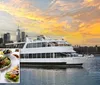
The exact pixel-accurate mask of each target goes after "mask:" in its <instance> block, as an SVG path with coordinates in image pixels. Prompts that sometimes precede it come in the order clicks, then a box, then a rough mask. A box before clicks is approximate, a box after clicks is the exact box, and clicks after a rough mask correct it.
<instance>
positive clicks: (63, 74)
mask: <svg viewBox="0 0 100 85" xmlns="http://www.w3.org/2000/svg"><path fill="white" fill-rule="evenodd" d="M2 85H11V84H2ZM12 85H13V84H12ZM14 85H100V57H94V58H93V59H92V61H88V62H86V63H85V64H84V65H83V68H66V69H46V68H45V69H43V68H40V69H39V68H38V69H37V68H32V67H31V68H29V67H27V68H21V83H20V84H14Z"/></svg>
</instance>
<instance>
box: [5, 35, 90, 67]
mask: <svg viewBox="0 0 100 85" xmlns="http://www.w3.org/2000/svg"><path fill="white" fill-rule="evenodd" d="M6 48H16V49H17V48H20V54H21V55H20V56H21V64H28V65H29V64H30V65H33V66H46V67H48V66H51V67H53V66H55V67H56V66H61V67H63V66H66V67H67V66H68V67H80V66H82V65H83V63H84V62H86V61H87V60H88V59H90V58H91V56H88V55H85V56H83V55H80V54H77V53H76V52H75V51H74V50H73V47H72V45H71V44H69V43H68V42H67V41H65V40H64V39H51V38H47V37H45V36H43V35H40V36H37V37H36V39H30V38H28V37H27V38H26V41H25V42H15V43H8V44H6Z"/></svg>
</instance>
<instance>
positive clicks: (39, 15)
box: [0, 0, 100, 45]
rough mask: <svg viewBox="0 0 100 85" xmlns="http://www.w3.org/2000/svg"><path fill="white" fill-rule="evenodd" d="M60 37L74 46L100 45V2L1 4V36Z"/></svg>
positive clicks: (12, 0)
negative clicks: (42, 35) (19, 33)
mask: <svg viewBox="0 0 100 85" xmlns="http://www.w3.org/2000/svg"><path fill="white" fill-rule="evenodd" d="M18 26H19V28H20V29H21V30H25V31H26V32H27V33H28V35H29V36H34V35H39V34H44V35H47V36H54V37H56V36H61V37H63V38H64V39H65V40H67V41H68V42H70V43H71V44H73V45H76V44H78V45H100V0H0V34H1V35H2V34H3V33H5V32H10V33H11V34H12V35H13V36H12V39H13V38H14V36H15V31H16V29H17V28H18Z"/></svg>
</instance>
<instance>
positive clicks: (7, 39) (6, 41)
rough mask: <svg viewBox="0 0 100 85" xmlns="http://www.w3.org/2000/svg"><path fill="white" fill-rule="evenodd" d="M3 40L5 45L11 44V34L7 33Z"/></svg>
mask: <svg viewBox="0 0 100 85" xmlns="http://www.w3.org/2000/svg"><path fill="white" fill-rule="evenodd" d="M3 40H4V41H3V42H4V43H8V42H10V33H5V34H4V36H3Z"/></svg>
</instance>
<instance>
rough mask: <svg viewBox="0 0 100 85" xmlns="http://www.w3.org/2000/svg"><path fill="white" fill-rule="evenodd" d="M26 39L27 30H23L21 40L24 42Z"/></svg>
mask: <svg viewBox="0 0 100 85" xmlns="http://www.w3.org/2000/svg"><path fill="white" fill-rule="evenodd" d="M25 40H26V36H25V32H21V41H22V42H24V41H25Z"/></svg>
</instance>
